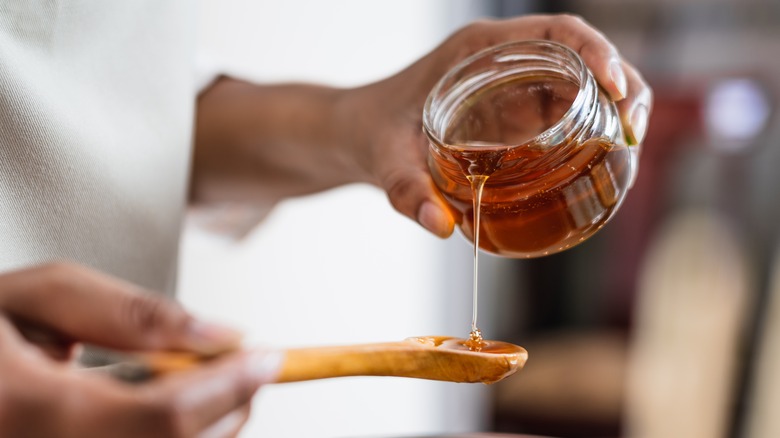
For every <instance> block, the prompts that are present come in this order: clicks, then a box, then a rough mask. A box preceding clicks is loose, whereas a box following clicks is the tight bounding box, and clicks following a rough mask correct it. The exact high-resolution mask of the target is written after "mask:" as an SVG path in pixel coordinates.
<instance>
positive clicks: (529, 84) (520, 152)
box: [423, 41, 637, 328]
mask: <svg viewBox="0 0 780 438" xmlns="http://www.w3.org/2000/svg"><path fill="white" fill-rule="evenodd" d="M423 125H424V130H425V132H426V134H427V136H428V138H429V140H430V148H429V154H428V164H429V168H430V171H431V175H432V176H433V180H434V182H435V184H436V186H437V188H438V189H439V190H440V192H441V193H442V195H443V197H444V199H445V200H446V201H447V203H448V204H449V205H450V207H451V208H452V209H453V210H454V211H455V212H456V213H457V215H458V217H459V224H458V225H459V228H460V229H461V231H462V232H463V234H464V235H465V236H466V237H467V238H469V239H470V240H472V241H474V240H477V242H478V245H479V248H481V249H482V250H485V251H488V252H491V253H494V254H498V255H501V256H506V257H519V258H528V257H538V256H543V255H548V254H553V253H556V252H559V251H562V250H565V249H567V248H570V247H572V246H574V245H576V244H578V243H580V242H582V241H584V240H585V239H587V238H588V237H590V236H591V235H592V234H593V233H595V232H596V231H597V230H599V229H600V228H601V227H602V226H603V225H604V224H605V223H606V222H607V221H608V220H609V219H610V218H611V217H612V216H613V215H614V213H615V211H616V210H617V209H618V207H619V206H620V204H621V203H622V201H623V199H624V198H625V196H626V192H627V191H628V189H629V188H630V186H631V184H632V182H633V180H634V178H635V174H636V170H637V150H636V149H637V148H636V146H627V145H626V142H625V140H624V137H623V134H622V130H621V126H620V118H619V116H618V113H617V109H616V107H615V105H614V103H613V102H612V101H611V100H610V99H609V98H608V97H607V96H606V94H605V93H604V92H603V91H602V90H601V89H600V88H599V87H598V85H597V84H596V82H595V80H594V78H593V76H592V75H591V73H590V72H589V71H588V69H587V67H586V66H585V65H584V63H583V61H582V59H581V58H580V57H579V55H577V54H576V53H575V52H574V51H572V50H570V49H568V48H566V47H565V46H562V45H559V44H556V43H552V42H546V41H524V42H514V43H509V44H505V45H502V46H497V47H494V48H490V49H487V50H485V51H482V52H480V53H478V54H476V55H474V56H472V57H471V58H468V59H466V60H465V61H463V62H461V63H460V64H459V65H458V66H456V67H455V68H453V69H452V70H451V71H450V72H449V73H448V74H447V75H446V76H445V77H444V78H442V80H441V81H440V82H439V83H438V84H437V85H436V87H435V88H434V89H433V91H432V92H431V94H430V95H429V97H428V100H427V102H426V105H425V109H424V113H423ZM475 222H477V223H479V233H475ZM475 251H476V248H475ZM475 288H476V286H475ZM473 328H476V327H473Z"/></svg>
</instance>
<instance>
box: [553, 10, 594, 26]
mask: <svg viewBox="0 0 780 438" xmlns="http://www.w3.org/2000/svg"><path fill="white" fill-rule="evenodd" d="M556 19H557V20H558V21H559V22H560V23H561V24H563V25H564V26H582V25H587V22H586V21H585V19H584V18H582V16H580V15H577V14H571V13H566V14H560V15H557V16H556Z"/></svg>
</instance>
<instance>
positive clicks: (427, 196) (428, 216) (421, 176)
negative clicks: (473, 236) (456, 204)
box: [381, 163, 455, 237]
mask: <svg viewBox="0 0 780 438" xmlns="http://www.w3.org/2000/svg"><path fill="white" fill-rule="evenodd" d="M391 166H392V164H391ZM394 167H395V171H393V172H390V173H389V174H387V176H386V177H384V178H381V183H382V186H383V188H384V189H385V191H386V192H387V196H388V198H389V199H390V203H391V204H392V205H393V207H395V209H396V210H398V211H399V212H400V213H402V214H404V215H406V216H408V217H410V218H411V219H413V220H415V221H417V222H418V223H419V224H420V225H422V226H423V228H425V229H427V230H428V231H430V232H432V233H433V234H435V235H437V236H439V237H447V236H449V235H450V234H452V231H453V229H454V227H455V220H454V218H453V217H452V214H450V212H449V210H448V208H447V206H446V205H445V204H444V201H443V200H442V199H441V197H440V196H439V195H438V194H437V193H436V191H435V190H434V188H433V182H432V181H431V177H430V174H429V173H428V171H427V170H423V169H417V168H413V167H403V164H401V163H399V164H398V165H396V166H394Z"/></svg>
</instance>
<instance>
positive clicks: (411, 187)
mask: <svg viewBox="0 0 780 438" xmlns="http://www.w3.org/2000/svg"><path fill="white" fill-rule="evenodd" d="M385 186H386V187H387V196H388V198H389V199H390V203H391V204H392V205H393V207H395V209H396V210H398V211H399V212H401V213H404V214H412V213H413V212H412V211H406V210H408V207H407V206H408V204H409V198H410V197H411V196H412V195H413V194H414V191H415V184H414V181H413V180H411V179H409V178H405V177H404V176H403V175H401V174H396V175H393V176H390V177H389V178H388V179H387V182H386V184H385Z"/></svg>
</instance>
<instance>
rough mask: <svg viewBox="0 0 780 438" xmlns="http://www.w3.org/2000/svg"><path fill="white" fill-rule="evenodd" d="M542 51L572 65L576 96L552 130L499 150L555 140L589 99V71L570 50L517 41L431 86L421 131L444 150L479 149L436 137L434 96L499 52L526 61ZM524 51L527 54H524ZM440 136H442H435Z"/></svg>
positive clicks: (492, 48)
mask: <svg viewBox="0 0 780 438" xmlns="http://www.w3.org/2000/svg"><path fill="white" fill-rule="evenodd" d="M539 47H541V48H545V49H548V50H550V51H551V53H555V52H557V53H559V54H561V55H563V56H564V57H565V58H566V60H567V61H569V62H571V63H572V64H573V66H574V68H575V71H576V72H577V73H578V76H579V77H577V81H578V84H576V85H578V88H579V89H578V91H577V96H575V98H574V100H573V101H572V103H571V105H570V106H569V108H568V109H567V110H566V112H565V113H564V114H563V116H562V117H561V118H560V119H559V120H558V121H556V122H555V123H554V124H552V125H551V126H549V127H547V128H546V129H545V130H544V131H542V132H541V133H539V134H537V135H535V136H534V137H532V138H529V139H527V140H525V141H524V142H522V143H518V144H509V145H504V146H503V147H502V149H512V148H516V147H522V146H526V145H530V144H543V143H544V142H545V141H546V140H547V139H549V138H552V137H555V136H557V135H558V134H560V133H561V131H562V130H564V129H565V127H566V126H567V124H568V123H569V121H570V120H572V119H573V118H575V117H576V116H577V114H579V113H580V111H581V109H582V106H583V105H584V104H585V100H586V99H588V94H590V93H588V90H587V87H588V86H589V82H591V81H592V79H591V81H589V76H590V71H589V70H588V67H587V66H586V65H585V62H584V61H583V59H582V57H580V55H579V54H578V53H577V52H575V51H574V50H572V49H571V48H569V47H567V46H565V45H563V44H560V43H557V42H554V41H549V40H535V39H531V40H516V41H509V42H506V43H502V44H498V45H495V46H490V47H487V48H485V49H482V50H480V51H478V52H476V53H474V54H473V55H471V56H469V57H467V58H465V59H463V60H461V61H460V62H458V63H457V64H455V66H454V67H452V68H451V69H450V70H449V71H448V72H447V73H446V74H445V75H444V76H443V77H442V78H441V79H439V81H438V82H437V83H436V85H434V87H433V88H432V89H431V91H430V93H428V97H427V98H426V100H425V105H424V107H423V130H424V131H425V133H426V135H427V136H428V137H429V138H430V139H431V140H434V141H435V142H436V143H437V144H439V145H441V146H443V147H447V148H450V147H457V148H458V149H461V150H469V149H479V148H480V146H470V145H468V144H459V145H450V144H447V143H446V142H445V141H444V140H443V138H440V137H443V134H442V133H438V132H437V131H436V129H435V128H434V126H433V125H434V121H433V118H434V116H433V114H432V107H433V106H434V104H435V101H436V99H437V97H436V96H438V95H439V94H440V93H441V92H442V89H443V88H444V87H445V86H446V84H448V83H449V82H451V81H452V80H453V79H454V78H455V77H456V76H457V75H459V74H460V73H462V72H463V70H465V69H466V68H467V67H469V66H470V65H472V64H474V63H475V62H476V61H478V60H480V59H483V58H487V57H494V56H496V55H498V54H501V53H502V52H507V51H509V52H508V53H505V54H504V55H503V56H511V55H513V54H514V55H516V56H524V55H525V56H529V58H528V59H533V58H532V57H531V54H530V53H528V49H530V48H539ZM523 49H525V50H526V51H525V52H523ZM533 56H534V57H537V58H539V56H540V55H539V54H534V55H533ZM437 134H442V135H437Z"/></svg>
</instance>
